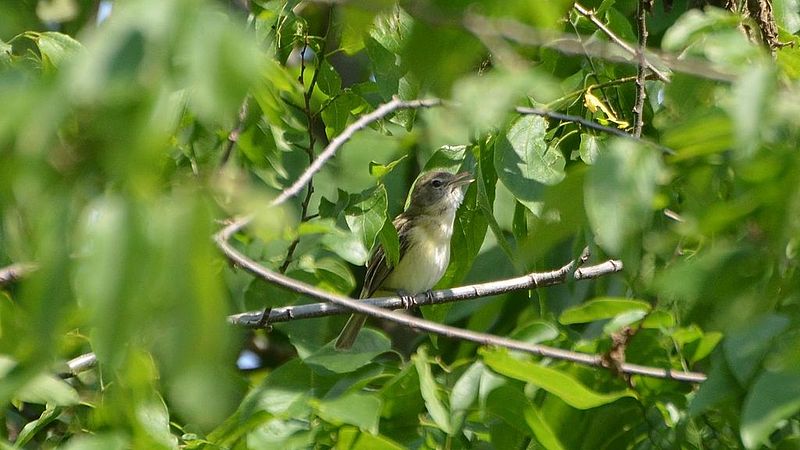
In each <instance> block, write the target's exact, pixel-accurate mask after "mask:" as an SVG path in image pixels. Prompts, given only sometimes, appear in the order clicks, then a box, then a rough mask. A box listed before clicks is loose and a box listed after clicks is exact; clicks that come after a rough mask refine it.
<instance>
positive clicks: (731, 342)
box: [722, 314, 789, 386]
mask: <svg viewBox="0 0 800 450" xmlns="http://www.w3.org/2000/svg"><path fill="white" fill-rule="evenodd" d="M788 326H789V319H787V318H786V317H784V316H781V315H776V314H769V315H765V316H763V317H761V318H759V319H758V320H753V321H752V322H751V325H750V326H748V327H747V328H744V329H741V330H739V331H738V332H736V333H730V334H729V335H728V338H727V339H725V341H724V342H723V343H722V349H723V351H724V352H725V358H726V359H727V361H728V364H729V365H730V369H731V372H732V373H733V375H734V376H735V377H736V379H737V380H738V381H739V383H740V384H741V385H742V386H745V385H747V384H749V383H750V381H751V380H752V378H753V376H754V375H755V373H756V371H757V370H758V368H759V366H760V365H761V361H762V360H763V359H764V356H765V355H766V354H767V352H768V351H769V350H770V349H771V348H772V342H773V339H774V338H775V337H776V336H778V335H779V334H781V333H782V332H783V331H784V330H785V329H786V327H788Z"/></svg>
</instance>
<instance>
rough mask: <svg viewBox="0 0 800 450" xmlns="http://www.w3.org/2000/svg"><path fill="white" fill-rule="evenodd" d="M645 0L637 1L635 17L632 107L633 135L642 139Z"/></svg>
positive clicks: (644, 94)
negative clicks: (634, 90)
mask: <svg viewBox="0 0 800 450" xmlns="http://www.w3.org/2000/svg"><path fill="white" fill-rule="evenodd" d="M645 1H646V0H639V2H638V6H637V15H636V29H637V31H638V34H639V47H638V48H637V49H636V56H637V57H638V59H639V64H638V67H637V68H636V103H635V104H634V105H633V117H634V125H633V135H634V136H635V137H637V138H638V137H642V128H644V99H645V98H646V97H647V91H645V85H644V79H645V74H646V72H647V67H646V66H647V60H646V59H645V55H644V51H645V49H646V48H647V8H645V5H644V2H645Z"/></svg>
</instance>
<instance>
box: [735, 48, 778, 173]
mask: <svg viewBox="0 0 800 450" xmlns="http://www.w3.org/2000/svg"><path fill="white" fill-rule="evenodd" d="M776 88H777V76H776V71H775V68H774V66H773V65H772V64H768V65H767V64H753V65H752V66H751V67H750V68H749V70H747V71H746V72H745V73H744V74H743V75H742V76H741V77H740V79H739V80H737V82H736V83H735V85H734V88H733V99H734V102H733V104H732V105H731V111H730V114H731V117H732V118H733V122H734V127H733V131H734V134H735V136H736V144H737V150H738V152H739V156H740V157H743V158H747V157H751V156H752V155H753V154H754V153H755V151H756V150H757V149H758V144H759V141H760V140H761V130H762V129H766V128H767V125H768V124H769V123H770V121H771V118H772V117H771V116H772V108H773V107H774V104H775V98H774V96H775V90H776Z"/></svg>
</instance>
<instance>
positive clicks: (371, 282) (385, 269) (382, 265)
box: [360, 214, 411, 298]
mask: <svg viewBox="0 0 800 450" xmlns="http://www.w3.org/2000/svg"><path fill="white" fill-rule="evenodd" d="M392 224H393V225H394V228H395V229H396V230H397V236H398V238H399V239H400V258H398V260H400V259H402V258H403V255H404V254H405V252H406V250H408V246H409V244H410V242H409V238H408V232H407V231H408V229H409V228H410V227H411V220H409V219H408V218H407V217H405V216H404V215H403V214H400V215H399V216H397V218H396V219H394V221H393V222H392ZM392 269H393V268H392V267H391V266H390V265H389V260H388V259H387V258H386V252H385V251H384V249H383V246H382V245H380V244H378V246H377V247H376V248H375V252H374V253H373V254H372V257H370V259H369V263H368V264H367V273H366V275H365V276H364V287H363V288H362V289H361V296H360V298H369V297H370V296H372V294H374V293H375V291H377V290H378V289H379V288H380V287H381V285H382V284H383V282H384V280H386V278H387V277H388V276H389V274H390V273H392Z"/></svg>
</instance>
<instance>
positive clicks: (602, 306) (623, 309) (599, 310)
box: [558, 298, 650, 325]
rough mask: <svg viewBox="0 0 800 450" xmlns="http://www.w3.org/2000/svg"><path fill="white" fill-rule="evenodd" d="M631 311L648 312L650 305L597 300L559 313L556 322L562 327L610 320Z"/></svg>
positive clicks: (641, 301)
mask: <svg viewBox="0 0 800 450" xmlns="http://www.w3.org/2000/svg"><path fill="white" fill-rule="evenodd" d="M631 311H641V312H647V311H650V304H649V303H647V302H646V301H643V300H630V299H625V298H598V299H594V300H591V301H589V302H586V303H584V304H582V305H578V306H575V307H572V308H570V309H567V310H566V311H564V312H563V313H561V317H559V319H558V321H559V322H560V323H562V324H564V325H570V324H573V323H586V322H594V321H596V320H602V319H611V318H613V317H615V316H617V315H619V314H624V313H627V312H631Z"/></svg>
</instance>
